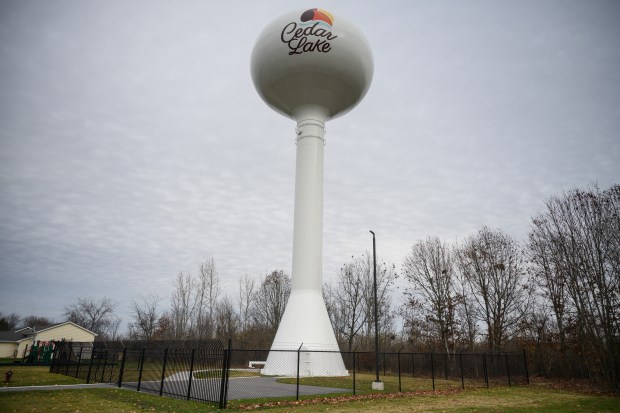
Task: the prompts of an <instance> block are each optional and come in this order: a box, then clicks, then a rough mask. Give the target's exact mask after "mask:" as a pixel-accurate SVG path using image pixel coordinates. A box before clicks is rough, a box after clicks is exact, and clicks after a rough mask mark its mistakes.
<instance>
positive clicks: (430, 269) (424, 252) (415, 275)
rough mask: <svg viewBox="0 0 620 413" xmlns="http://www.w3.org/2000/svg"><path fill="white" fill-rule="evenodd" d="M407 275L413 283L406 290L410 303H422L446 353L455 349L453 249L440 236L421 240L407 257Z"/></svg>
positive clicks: (404, 265) (404, 269)
mask: <svg viewBox="0 0 620 413" xmlns="http://www.w3.org/2000/svg"><path fill="white" fill-rule="evenodd" d="M403 274H404V275H405V277H406V278H407V280H408V281H409V282H410V283H411V286H410V287H408V288H407V290H406V296H407V297H409V301H410V302H413V301H416V302H417V300H416V299H417V298H418V297H419V298H421V300H420V302H422V303H425V304H423V308H424V310H425V313H426V319H427V320H428V321H429V322H430V323H431V325H433V326H434V329H435V331H436V336H437V337H438V338H439V340H440V343H441V345H442V346H443V348H444V350H445V352H446V353H449V352H450V347H452V348H453V346H454V342H455V337H454V331H455V324H456V294H455V285H454V263H453V257H452V251H451V248H450V247H449V246H447V245H446V244H445V243H443V242H441V240H440V239H439V238H437V237H433V238H431V237H429V238H427V239H426V240H425V241H419V242H417V243H416V244H414V245H413V247H412V248H411V253H410V255H409V256H408V257H406V258H405V261H404V264H403Z"/></svg>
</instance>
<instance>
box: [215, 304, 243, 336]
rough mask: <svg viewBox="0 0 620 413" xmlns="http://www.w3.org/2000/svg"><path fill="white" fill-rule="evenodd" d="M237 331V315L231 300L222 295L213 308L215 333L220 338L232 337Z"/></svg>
mask: <svg viewBox="0 0 620 413" xmlns="http://www.w3.org/2000/svg"><path fill="white" fill-rule="evenodd" d="M238 331H239V315H238V314H237V313H236V311H235V305H234V304H233V301H232V300H231V299H230V298H228V296H224V298H223V299H222V300H221V301H219V302H218V303H217V307H216V309H215V335H216V337H218V338H219V339H221V340H226V339H229V338H231V339H234V338H235V337H236V335H237V333H238Z"/></svg>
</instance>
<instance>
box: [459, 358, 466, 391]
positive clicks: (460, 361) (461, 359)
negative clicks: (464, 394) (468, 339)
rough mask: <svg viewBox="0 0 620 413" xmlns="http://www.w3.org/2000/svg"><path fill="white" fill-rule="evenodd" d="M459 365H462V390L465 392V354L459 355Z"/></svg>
mask: <svg viewBox="0 0 620 413" xmlns="http://www.w3.org/2000/svg"><path fill="white" fill-rule="evenodd" d="M459 364H460V365H461V388H462V389H463V390H465V377H464V376H463V353H459Z"/></svg>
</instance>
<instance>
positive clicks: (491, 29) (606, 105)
mask: <svg viewBox="0 0 620 413" xmlns="http://www.w3.org/2000/svg"><path fill="white" fill-rule="evenodd" d="M322 7H325V8H327V9H329V10H332V11H333V12H334V13H335V15H336V16H338V15H339V14H341V15H346V16H347V17H348V18H349V20H352V21H355V22H357V23H358V24H359V26H360V27H361V28H362V30H363V31H364V32H365V33H366V35H367V37H368V38H369V41H370V43H371V45H372V47H373V52H374V54H375V78H374V80H373V85H372V87H371V89H370V91H369V93H368V95H367V96H366V98H365V99H364V101H363V102H362V103H361V104H360V105H359V106H358V107H357V108H355V109H354V110H353V111H352V112H351V113H349V114H347V115H346V116H344V117H342V118H340V119H336V120H334V121H332V122H329V123H328V125H327V146H326V153H325V156H326V158H325V160H326V165H325V212H324V215H325V216H324V221H325V222H324V279H325V280H329V279H331V278H332V277H333V276H334V275H335V273H336V271H337V270H338V268H339V267H340V265H341V264H343V263H344V262H346V261H347V260H348V259H349V258H350V256H351V255H359V254H361V253H363V252H364V251H365V250H367V249H370V248H371V238H370V234H369V233H368V230H369V229H373V230H375V231H376V232H377V235H378V246H379V253H380V254H381V255H382V256H383V258H384V259H386V260H387V261H388V262H394V263H395V264H396V265H397V266H399V265H400V262H401V260H402V258H403V257H404V255H405V254H407V252H408V249H409V248H410V246H411V244H412V243H413V242H415V241H416V240H418V239H421V238H424V237H426V236H427V235H431V234H433V235H439V236H441V237H444V238H447V239H450V240H453V239H462V238H464V237H465V236H467V235H469V234H471V233H473V232H474V231H476V230H477V229H478V228H479V227H480V226H481V225H489V226H491V227H500V228H503V229H505V230H506V231H508V232H510V233H511V234H513V235H515V236H516V237H519V238H520V239H524V238H525V236H526V235H527V231H528V228H529V219H530V217H531V216H532V215H533V214H535V213H536V212H537V211H538V210H539V209H541V208H542V207H543V205H544V204H543V202H544V200H545V199H546V198H547V197H549V196H551V195H554V194H558V193H560V192H561V191H562V190H564V189H566V188H569V187H572V186H583V185H588V184H590V183H592V182H598V183H599V185H601V186H602V187H606V186H609V185H610V184H612V183H614V182H617V179H618V176H620V174H619V172H620V168H619V167H618V161H617V160H618V159H620V139H618V135H617V131H618V130H619V129H620V128H619V127H620V113H619V111H620V109H619V108H620V93H619V92H620V87H619V86H618V85H620V72H618V70H617V68H618V67H619V64H620V47H619V46H618V41H617V40H618V39H619V38H620V33H619V31H620V28H619V27H618V25H617V21H618V18H619V17H620V7H619V6H618V4H617V3H616V2H613V1H597V2H588V3H586V2H579V1H570V2H565V1H563V2H560V1H551V0H550V1H546V2H539V1H525V2H513V3H505V2H503V3H501V4H500V3H497V2H491V1H475V2H467V3H463V4H455V3H453V2H436V1H421V2H415V3H411V2H391V3H374V4H364V5H360V4H359V3H358V2H353V1H345V2H342V1H338V2H330V1H328V2H327V3H326V4H324V5H322ZM290 8H291V6H290V3H289V2H284V1H268V2H261V3H260V4H259V3H256V4H253V3H242V2H234V1H233V2H209V1H206V2H202V1H201V2H198V1H191V2H184V3H182V4H176V3H169V2H141V1H138V2H130V3H127V2H120V1H113V2H88V3H85V2H78V1H70V0H64V1H55V2H34V1H4V2H2V4H0V216H1V218H0V257H1V258H0V302H2V303H3V304H2V308H0V311H3V312H11V311H16V312H19V313H21V314H24V315H27V314H45V315H50V316H55V317H58V316H59V315H60V313H62V307H63V306H64V305H66V304H67V303H70V302H72V301H73V300H75V298H76V297H78V296H81V295H91V296H99V295H108V296H111V297H114V298H115V299H117V300H118V301H119V302H123V303H124V304H122V305H121V306H120V307H119V310H120V312H121V313H122V316H123V318H125V320H126V319H127V317H128V314H127V311H128V309H127V304H126V303H128V302H129V301H130V300H131V299H132V298H137V297H138V296H140V295H143V294H146V293H157V294H159V295H161V296H162V297H163V298H167V297H168V296H169V292H170V289H171V287H172V283H173V280H174V277H175V276H176V274H177V273H178V272H179V271H189V272H195V271H197V268H198V265H199V263H200V262H201V261H204V260H206V259H208V258H210V257H214V258H215V261H216V265H217V267H218V269H219V272H220V277H221V278H222V280H223V283H224V286H225V287H226V289H227V291H228V292H229V293H230V294H232V295H234V294H235V292H236V286H237V282H238V281H237V280H238V278H239V277H240V276H242V275H243V274H245V273H247V274H249V275H251V276H254V277H259V276H260V275H262V274H264V273H265V272H267V271H268V270H270V269H274V268H282V269H284V270H285V271H290V262H291V251H292V247H291V242H292V222H293V219H292V216H293V191H294V187H293V185H294V168H295V165H294V162H295V146H294V142H293V140H294V127H295V125H294V123H293V122H292V121H291V120H287V119H285V118H283V117H281V116H279V115H277V114H276V113H274V112H272V111H271V110H270V109H268V108H267V107H266V106H265V105H264V104H263V103H262V102H261V101H260V98H258V96H257V94H256V92H255V91H254V87H253V85H252V83H251V79H250V75H249V56H250V53H251V50H252V46H253V42H254V39H255V38H256V35H257V34H258V33H259V32H260V30H262V28H263V27H264V26H265V25H266V24H267V23H268V22H269V21H270V20H271V19H273V18H274V16H275V15H278V14H280V13H281V12H285V11H287V10H289V9H290ZM31 297H32V298H31ZM34 297H37V298H36V299H35V298H34ZM41 297H46V298H45V299H41Z"/></svg>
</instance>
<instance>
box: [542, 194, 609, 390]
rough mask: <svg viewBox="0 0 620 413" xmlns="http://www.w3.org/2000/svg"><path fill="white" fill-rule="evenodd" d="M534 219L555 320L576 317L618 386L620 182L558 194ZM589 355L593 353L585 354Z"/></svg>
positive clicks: (597, 363) (600, 365)
mask: <svg viewBox="0 0 620 413" xmlns="http://www.w3.org/2000/svg"><path fill="white" fill-rule="evenodd" d="M546 206H547V208H546V211H545V212H544V213H541V214H540V215H538V216H537V217H536V218H535V219H534V220H533V229H532V232H531V234H530V246H531V253H532V255H533V256H534V257H535V259H536V261H535V267H536V270H537V273H538V274H539V278H540V279H541V280H542V283H541V284H542V286H543V288H545V292H546V293H547V294H548V295H549V297H550V300H551V302H552V305H553V308H554V312H555V313H556V320H558V322H559V323H563V322H564V318H565V314H566V313H567V312H568V317H567V318H568V319H569V320H570V319H573V318H574V322H575V329H576V331H577V333H578V334H579V336H580V337H579V341H580V342H583V343H586V344H587V345H588V347H589V349H590V353H592V350H593V354H594V355H595V356H594V357H592V356H591V357H589V362H590V364H591V365H592V367H593V370H598V369H600V370H601V371H602V372H603V375H604V377H605V379H606V381H607V383H608V384H609V386H610V387H611V388H613V389H617V387H618V382H619V378H618V373H617V366H618V363H619V360H620V348H619V347H620V342H619V341H620V340H619V339H618V337H619V335H620V293H619V291H620V185H614V186H612V187H611V188H610V189H609V190H607V191H601V190H600V189H599V188H598V187H596V186H595V187H593V188H589V189H587V190H580V189H574V190H571V191H569V192H568V193H565V194H564V195H563V196H562V197H553V198H551V199H550V200H549V201H548V202H547V205H546ZM586 354H588V353H586Z"/></svg>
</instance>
